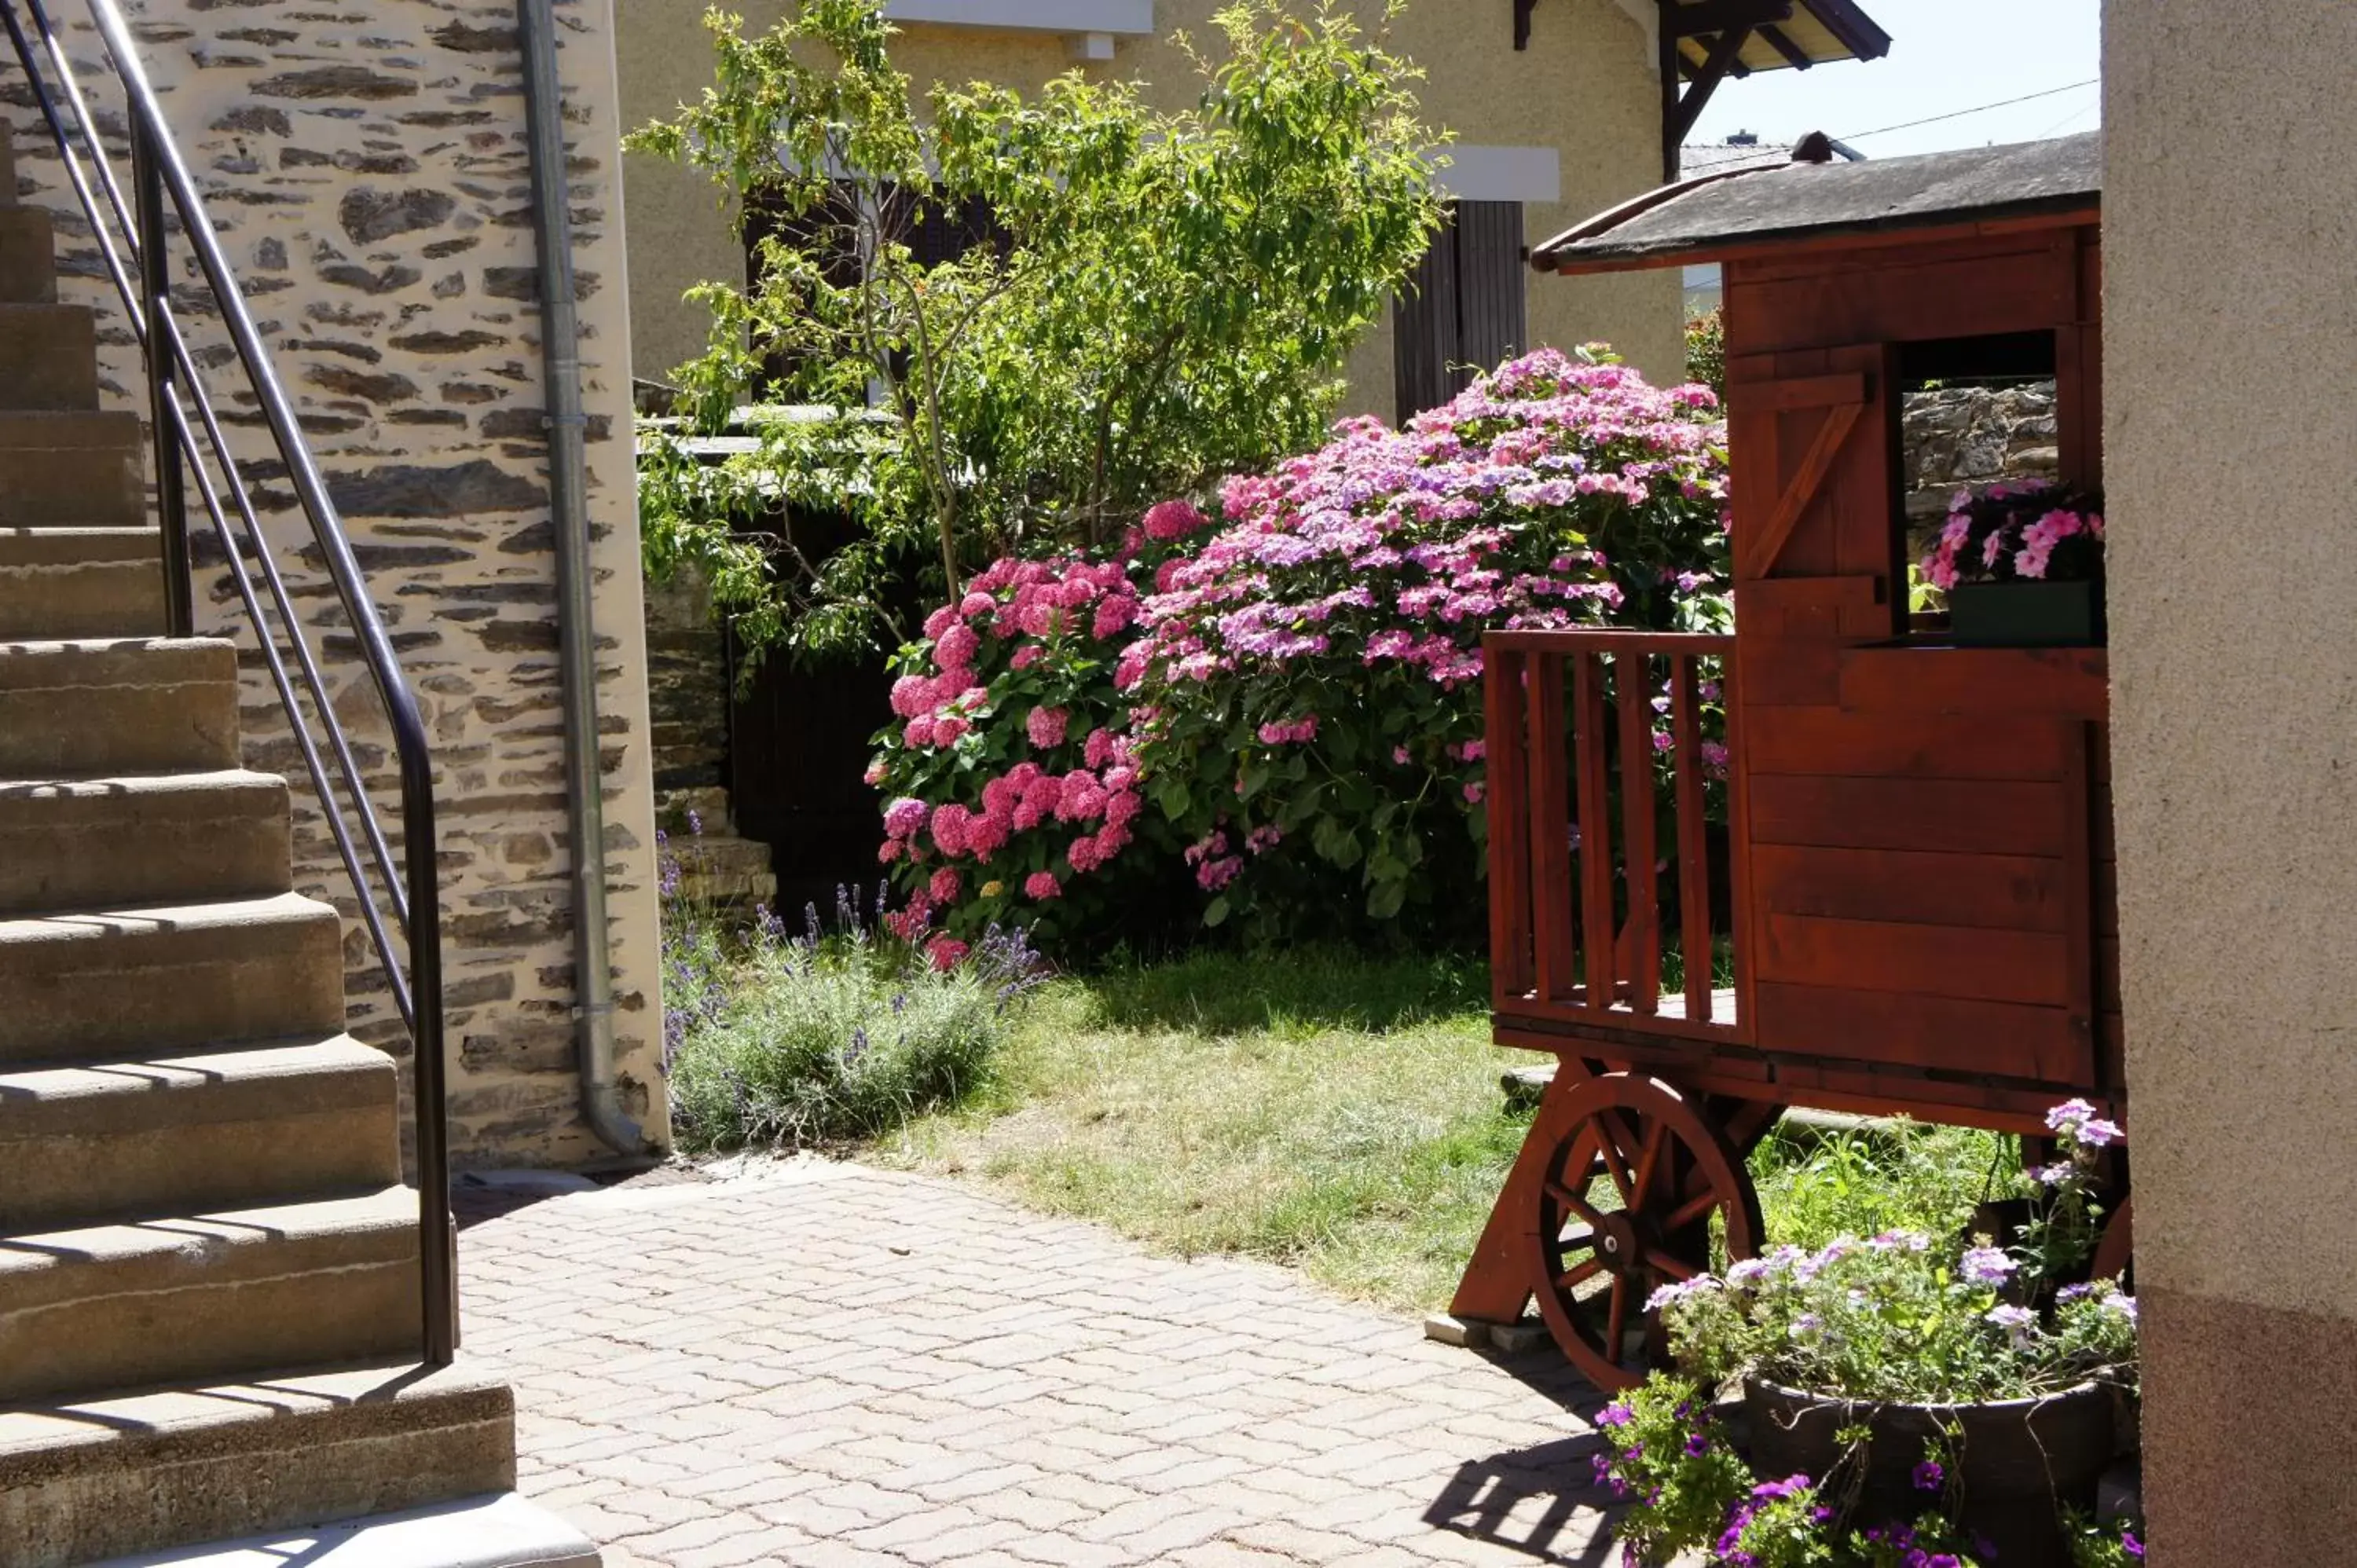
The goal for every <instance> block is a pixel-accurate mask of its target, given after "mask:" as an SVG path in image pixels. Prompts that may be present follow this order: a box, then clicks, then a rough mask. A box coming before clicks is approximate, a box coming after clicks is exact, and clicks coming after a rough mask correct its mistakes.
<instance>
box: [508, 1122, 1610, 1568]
mask: <svg viewBox="0 0 2357 1568" xmlns="http://www.w3.org/2000/svg"><path fill="white" fill-rule="evenodd" d="M812 1168H813V1170H815V1171H816V1172H818V1173H820V1174H818V1175H813V1176H795V1177H794V1178H792V1179H780V1177H778V1176H776V1175H774V1174H770V1173H765V1171H764V1169H763V1167H760V1166H758V1165H747V1166H746V1167H745V1168H744V1171H743V1172H742V1173H740V1174H738V1175H735V1176H727V1177H725V1178H723V1179H717V1180H714V1181H711V1182H708V1183H705V1184H703V1185H700V1186H690V1187H672V1188H665V1189H663V1193H662V1204H661V1206H660V1207H659V1208H650V1207H647V1202H648V1199H647V1198H646V1197H642V1196H635V1195H633V1194H632V1192H631V1190H630V1188H628V1187H624V1188H611V1189H601V1190H600V1191H597V1192H595V1193H575V1194H567V1195H565V1196H562V1197H552V1198H548V1199H544V1200H543V1201H539V1202H532V1203H526V1204H522V1205H521V1206H517V1205H515V1204H513V1203H512V1202H511V1203H509V1204H508V1205H505V1206H503V1207H502V1208H500V1210H499V1211H498V1212H497V1213H495V1214H491V1215H489V1216H487V1217H484V1218H482V1219H479V1220H478V1221H477V1222H476V1223H474V1224H472V1225H470V1226H469V1227H468V1230H467V1236H466V1243H467V1266H466V1268H465V1270H464V1271H462V1273H463V1275H464V1283H465V1288H466V1291H467V1308H468V1318H467V1333H468V1348H469V1350H470V1352H472V1353H475V1354H478V1355H481V1356H483V1357H485V1358H487V1359H492V1358H495V1359H497V1360H498V1361H499V1362H500V1363H501V1364H502V1365H504V1366H505V1367H506V1368H507V1369H509V1370H510V1371H511V1375H512V1376H513V1377H514V1378H515V1380H516V1384H517V1397H518V1400H519V1403H520V1411H519V1420H518V1430H519V1433H520V1434H521V1447H522V1455H521V1459H520V1466H521V1471H522V1474H521V1477H520V1480H521V1485H522V1488H523V1489H524V1490H525V1491H526V1492H527V1493H528V1494H530V1495H533V1496H534V1497H536V1498H542V1499H544V1500H548V1501H551V1502H552V1503H553V1504H554V1506H558V1507H560V1508H561V1509H562V1510H563V1511H564V1512H565V1515H566V1517H568V1518H569V1519H571V1520H573V1521H574V1522H576V1524H578V1525H580V1526H581V1527H582V1528H583V1529H585V1530H587V1531H588V1532H589V1533H590V1534H591V1535H592V1536H593V1537H596V1538H597V1539H598V1540H600V1541H603V1542H605V1543H607V1552H608V1559H607V1560H608V1568H634V1565H640V1568H739V1565H749V1564H759V1563H778V1564H781V1565H786V1568H1148V1565H1155V1568H1160V1565H1165V1564H1167V1565H1169V1568H1329V1565H1336V1564H1347V1565H1349V1568H1405V1565H1407V1564H1410V1563H1447V1564H1463V1565H1466V1568H1490V1565H1492V1564H1495V1565H1497V1568H1505V1565H1507V1564H1509V1563H1512V1564H1515V1565H1516V1568H1541V1565H1544V1564H1547V1563H1566V1564H1570V1563H1578V1564H1583V1565H1590V1568H1592V1565H1593V1564H1595V1563H1600V1562H1603V1561H1607V1560H1608V1559H1609V1555H1610V1553H1609V1547H1608V1546H1606V1545H1604V1544H1603V1541H1604V1539H1605V1537H1606V1535H1607V1533H1608V1532H1607V1531H1606V1530H1605V1529H1604V1522H1605V1521H1604V1516H1603V1515H1602V1514H1601V1513H1599V1512H1598V1511H1597V1508H1596V1504H1597V1502H1598V1501H1599V1500H1600V1499H1598V1498H1591V1497H1590V1496H1588V1494H1587V1491H1586V1489H1585V1487H1584V1484H1583V1483H1584V1480H1585V1466H1584V1464H1581V1463H1577V1462H1576V1459H1577V1455H1579V1454H1582V1453H1584V1452H1585V1449H1583V1448H1581V1447H1580V1446H1579V1442H1580V1440H1581V1439H1582V1438H1583V1437H1586V1436H1588V1435H1590V1434H1592V1428H1591V1427H1590V1425H1589V1424H1588V1423H1587V1420H1586V1419H1584V1416H1585V1415H1586V1414H1589V1413H1592V1412H1593V1411H1594V1409H1595V1406H1596V1403H1597V1402H1596V1401H1594V1399H1593V1397H1592V1396H1590V1395H1588V1394H1587V1392H1586V1391H1585V1390H1584V1388H1583V1387H1582V1386H1581V1385H1579V1384H1578V1382H1577V1380H1576V1379H1574V1378H1572V1377H1571V1376H1569V1375H1568V1374H1567V1373H1566V1372H1565V1370H1564V1369H1562V1368H1561V1367H1560V1365H1558V1364H1557V1363H1556V1362H1555V1361H1554V1360H1553V1359H1550V1358H1549V1357H1547V1356H1545V1355H1544V1354H1536V1355H1533V1356H1529V1357H1524V1358H1522V1359H1512V1360H1510V1359H1503V1358H1495V1359H1493V1358H1488V1357H1484V1356H1481V1355H1479V1354H1476V1353H1473V1352H1470V1351H1467V1350H1460V1349H1454V1348H1448V1347H1444V1346H1440V1345H1437V1344H1434V1343H1432V1342H1430V1341H1428V1340H1426V1339H1425V1338H1423V1337H1421V1336H1420V1334H1419V1332H1418V1328H1417V1325H1416V1324H1415V1322H1414V1321H1412V1320H1409V1319H1406V1318H1403V1317H1395V1316H1390V1315H1387V1314H1384V1313H1381V1312H1376V1311H1372V1310H1370V1309H1367V1308H1363V1307H1360V1306H1357V1305H1351V1304H1350V1303H1347V1302H1342V1301H1339V1300H1336V1299H1334V1298H1332V1297H1329V1296H1327V1295H1325V1294H1322V1293H1320V1292H1319V1291H1318V1290H1317V1289H1316V1288H1315V1287H1313V1286H1311V1285H1309V1284H1308V1283H1306V1282H1305V1281H1303V1280H1301V1279H1300V1278H1299V1277H1297V1276H1296V1275H1293V1274H1290V1273H1286V1272H1285V1271H1283V1270H1280V1269H1276V1268H1274V1267H1271V1266H1268V1265H1265V1264H1260V1263H1254V1262H1238V1261H1232V1260H1225V1259H1217V1258H1211V1259H1198V1260H1195V1261H1192V1262H1178V1261H1174V1260H1168V1259H1162V1258H1157V1257H1154V1256H1152V1255H1150V1254H1148V1253H1146V1252H1145V1251H1141V1250H1140V1249H1138V1248H1137V1247H1135V1246H1134V1245H1133V1244H1131V1243H1129V1242H1126V1241H1124V1240H1121V1239H1119V1238H1118V1237H1115V1236H1114V1235H1112V1234H1111V1233H1110V1232H1106V1231H1103V1230H1097V1229H1095V1228H1093V1227H1091V1226H1087V1225H1082V1224H1076V1223H1073V1222H1071V1221H1064V1220H1053V1219H1044V1218H1042V1217H1040V1216H1038V1215H1033V1214H1029V1213H1027V1212H1025V1211H1023V1210H1021V1209H1018V1208H1012V1207H1010V1206H1008V1205H1006V1204H1004V1203H1001V1202H999V1201H997V1200H996V1199H995V1198H993V1197H990V1196H989V1195H987V1194H986V1193H985V1192H983V1191H981V1190H979V1189H977V1188H975V1187H968V1186H963V1185H961V1184H957V1183H952V1182H944V1181H939V1180H932V1179H928V1178H920V1177H915V1176H903V1175H899V1174H894V1173H888V1172H881V1171H876V1170H870V1169H867V1168H865V1167H862V1166H857V1165H833V1166H830V1165H813V1167H812ZM511 1197H512V1195H511ZM941 1235H954V1236H956V1237H957V1238H958V1239H959V1241H958V1254H957V1267H956V1269H955V1270H954V1271H949V1270H945V1269H944V1268H943V1267H942V1258H941V1249H940V1246H939V1244H938V1243H937V1242H935V1241H934V1240H932V1238H934V1237H936V1236H941ZM894 1244H899V1245H906V1246H908V1247H909V1249H910V1251H909V1256H905V1257H904V1256H900V1255H898V1254H896V1253H894V1252H893V1251H891V1246H892V1245H894ZM1239 1325H1249V1326H1250V1327H1251V1329H1252V1332H1250V1333H1245V1332H1240V1331H1239ZM1567 1455H1568V1456H1567ZM1557 1471H1561V1472H1563V1474H1562V1475H1561V1476H1560V1477H1558V1476H1557V1475H1556V1474H1555V1472H1557ZM1575 1471H1577V1472H1578V1473H1577V1474H1575V1473H1574V1472H1575Z"/></svg>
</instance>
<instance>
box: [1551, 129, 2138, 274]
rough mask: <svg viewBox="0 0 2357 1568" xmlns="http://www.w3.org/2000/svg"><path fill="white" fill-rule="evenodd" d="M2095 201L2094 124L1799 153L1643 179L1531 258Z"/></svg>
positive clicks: (2019, 220) (1952, 224) (1583, 257)
mask: <svg viewBox="0 0 2357 1568" xmlns="http://www.w3.org/2000/svg"><path fill="white" fill-rule="evenodd" d="M1812 143H1814V144H1816V145H1815V146H1814V147H1813V146H1812V145H1811V144H1812ZM1803 150H1804V151H1811V152H1821V151H1823V150H1824V142H1823V139H1822V138H1816V137H1813V138H1810V140H1809V141H1808V142H1804V143H1803ZM2102 207H2103V137H2102V134H2101V133H2100V132H2089V133H2087V134H2084V135H2079V136H2065V137H2062V138H2061V139H2059V140H2056V141H2048V142H2026V143H2020V144H2017V145H2010V146H1999V147H1975V148H1970V149H1967V150H1964V151H1960V152H1948V153H1931V154H1926V155H1924V156H1919V157H1908V158H1879V159H1874V160H1869V161H1867V162H1862V163H1843V162H1817V161H1811V160H1809V159H1805V158H1803V159H1796V160H1795V161H1793V162H1791V163H1786V164H1779V165H1771V166H1768V167H1764V168H1740V169H1730V170H1727V171H1724V172H1721V173H1717V174H1709V175H1703V176H1700V177H1696V178H1694V179H1689V180H1680V181H1676V182H1674V183H1672V184H1669V185H1665V186H1663V187H1662V188H1659V189H1657V190H1652V191H1648V192H1647V193H1646V194H1644V195H1643V196H1640V197H1638V198H1636V199H1633V200H1630V201H1625V202H1623V203H1621V204H1620V206H1618V207H1615V208H1612V209H1609V210H1608V211H1605V212H1601V213H1598V215H1597V216H1595V217H1593V218H1590V219H1588V220H1586V221H1585V222H1582V223H1579V224H1577V225H1575V226H1574V227H1572V228H1570V229H1568V230H1566V231H1564V232H1563V233H1561V234H1558V235H1556V236H1555V238H1554V239H1552V240H1549V241H1547V242H1545V243H1544V244H1542V245H1538V246H1536V247H1534V249H1533V250H1532V252H1531V264H1532V265H1533V266H1534V267H1536V268H1538V269H1539V270H1540V271H1542V272H1555V273H1563V274H1588V273H1616V272H1637V271H1642V270H1647V269H1651V268H1656V267H1674V266H1686V265H1691V264H1694V263H1703V262H1721V261H1733V260H1738V259H1741V258H1744V257H1749V256H1755V255H1763V254H1771V253H1774V252H1780V251H1787V250H1792V249H1795V248H1799V247H1803V246H1810V247H1818V248H1822V247H1823V246H1824V245H1825V244H1827V243H1828V242H1839V241H1842V240H1845V239H1852V238H1858V237H1868V236H1878V235H1886V234H1889V235H1899V234H1906V235H1910V236H1912V235H1918V234H1925V233H1942V234H1947V233H1958V232H1975V231H1977V232H1995V231H2000V230H2007V229H2025V228H2046V227H2062V226H2068V225H2072V224H2079V223H2086V222H2091V221H2094V220H2096V219H2097V218H2098V217H2099V215H2100V213H2101V211H2102Z"/></svg>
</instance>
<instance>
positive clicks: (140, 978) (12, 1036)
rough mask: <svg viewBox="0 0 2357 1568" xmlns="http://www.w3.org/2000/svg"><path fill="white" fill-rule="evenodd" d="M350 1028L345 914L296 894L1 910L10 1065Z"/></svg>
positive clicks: (0, 1020)
mask: <svg viewBox="0 0 2357 1568" xmlns="http://www.w3.org/2000/svg"><path fill="white" fill-rule="evenodd" d="M343 1026H344V966H343V927H342V923H341V921H340V920H339V919H338V918H337V915H336V911H335V910H334V909H333V908H329V907H328V905H325V904H320V903H316V902H314V901H313V900H311V899H308V898H305V897H300V896H298V895H296V894H293V893H282V894H280V895H278V896H276V897H270V898H247V899H235V900H225V901H222V902H220V903H211V904H190V905H178V906H173V905H163V906H144V907H140V908H127V909H114V910H91V911H89V912H86V913H74V914H66V915H50V916H32V917H22V918H16V919H8V920H0V1062H16V1063H26V1064H48V1063H56V1062H67V1061H81V1062H87V1061H102V1060H107V1059H110V1058H124V1057H140V1058H144V1057H146V1056H149V1055H154V1054H172V1053H176V1052H179V1051H188V1050H205V1049H209V1048H216V1047H219V1046H220V1045H221V1043H222V1042H225V1041H234V1040H285V1039H297V1038H306V1037H307V1038H311V1039H325V1038H328V1036H333V1035H336V1034H338V1033H339V1032H341V1030H342V1029H343Z"/></svg>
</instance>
